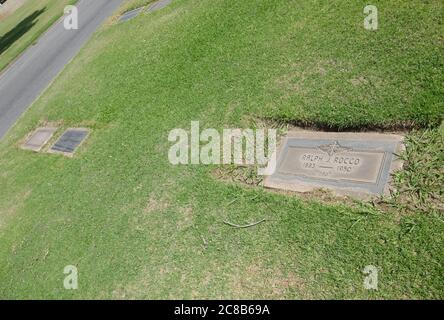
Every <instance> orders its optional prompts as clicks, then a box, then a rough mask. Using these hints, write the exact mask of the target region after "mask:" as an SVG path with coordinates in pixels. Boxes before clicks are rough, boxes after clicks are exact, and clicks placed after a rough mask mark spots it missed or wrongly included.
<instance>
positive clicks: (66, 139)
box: [51, 128, 89, 155]
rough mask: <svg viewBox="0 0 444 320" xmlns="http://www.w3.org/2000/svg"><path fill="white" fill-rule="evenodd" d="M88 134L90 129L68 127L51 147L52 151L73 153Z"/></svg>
mask: <svg viewBox="0 0 444 320" xmlns="http://www.w3.org/2000/svg"><path fill="white" fill-rule="evenodd" d="M88 134H89V131H88V129H84V128H79V129H68V130H66V131H65V133H63V135H62V136H61V137H60V138H59V139H58V140H57V141H56V143H55V144H54V145H53V146H52V147H51V152H55V153H63V154H66V155H72V154H73V153H74V151H75V150H76V149H77V148H78V147H79V146H80V144H81V143H82V142H83V141H84V140H85V139H86V137H87V136H88Z"/></svg>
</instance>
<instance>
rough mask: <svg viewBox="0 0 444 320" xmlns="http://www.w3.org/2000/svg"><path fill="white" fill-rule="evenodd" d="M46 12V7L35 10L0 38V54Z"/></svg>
mask: <svg viewBox="0 0 444 320" xmlns="http://www.w3.org/2000/svg"><path fill="white" fill-rule="evenodd" d="M45 11H46V7H45V8H43V9H40V10H36V11H34V12H33V13H31V14H30V15H29V16H27V17H26V18H25V19H23V20H22V21H20V23H18V24H17V25H16V26H15V27H14V28H13V29H12V30H10V31H8V32H7V33H5V34H4V35H3V36H1V37H0V54H2V53H3V52H5V51H6V50H7V49H8V48H9V47H10V46H12V45H13V44H14V42H16V41H17V40H18V39H20V38H21V37H22V36H23V35H24V34H25V33H26V32H28V31H29V29H31V28H32V27H33V26H34V25H35V24H36V23H37V21H36V19H37V18H38V17H39V16H40V15H41V14H42V13H43V12H45Z"/></svg>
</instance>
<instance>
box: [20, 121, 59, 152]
mask: <svg viewBox="0 0 444 320" xmlns="http://www.w3.org/2000/svg"><path fill="white" fill-rule="evenodd" d="M56 130H57V128H53V127H44V128H38V129H36V130H35V131H34V132H33V133H32V134H31V135H30V136H29V137H28V138H27V139H26V141H25V143H23V145H22V149H25V150H31V151H35V152H39V151H40V150H41V149H42V148H43V147H44V146H45V145H46V144H47V143H48V141H49V140H50V139H51V138H52V136H53V134H54V132H55V131H56Z"/></svg>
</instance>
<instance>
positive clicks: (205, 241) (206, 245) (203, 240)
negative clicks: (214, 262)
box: [200, 235, 208, 249]
mask: <svg viewBox="0 0 444 320" xmlns="http://www.w3.org/2000/svg"><path fill="white" fill-rule="evenodd" d="M200 237H201V238H202V242H203V244H204V248H205V249H207V248H208V242H207V240H205V238H204V237H203V236H202V235H201V236H200Z"/></svg>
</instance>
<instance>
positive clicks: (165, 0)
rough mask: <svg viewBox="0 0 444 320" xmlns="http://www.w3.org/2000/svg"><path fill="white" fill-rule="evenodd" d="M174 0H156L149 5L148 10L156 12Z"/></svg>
mask: <svg viewBox="0 0 444 320" xmlns="http://www.w3.org/2000/svg"><path fill="white" fill-rule="evenodd" d="M171 1H172V0H159V1H156V2H154V3H152V4H151V5H150V6H149V7H148V10H147V11H148V12H154V11H157V10H160V9H162V8H165V7H166V6H167V5H169V4H170V3H171Z"/></svg>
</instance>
